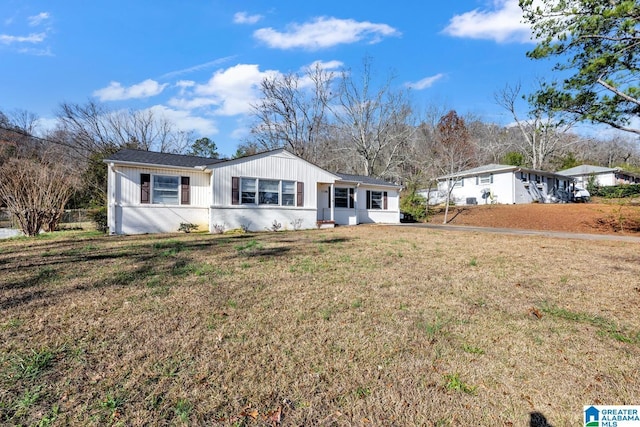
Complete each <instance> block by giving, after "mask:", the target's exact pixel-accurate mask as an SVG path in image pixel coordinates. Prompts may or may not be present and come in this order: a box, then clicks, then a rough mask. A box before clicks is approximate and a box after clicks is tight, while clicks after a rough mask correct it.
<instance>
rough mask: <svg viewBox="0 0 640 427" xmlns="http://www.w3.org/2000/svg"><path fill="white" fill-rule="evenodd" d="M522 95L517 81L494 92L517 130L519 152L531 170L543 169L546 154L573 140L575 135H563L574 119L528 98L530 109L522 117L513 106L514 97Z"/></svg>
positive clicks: (515, 99) (497, 101) (552, 152)
mask: <svg viewBox="0 0 640 427" xmlns="http://www.w3.org/2000/svg"><path fill="white" fill-rule="evenodd" d="M521 98H522V96H521V86H520V84H517V85H515V86H510V85H506V86H505V87H504V88H503V89H502V90H499V91H498V92H496V94H495V100H496V103H497V104H498V105H500V106H501V107H503V108H504V109H506V110H507V111H509V113H511V115H512V117H513V119H514V121H515V122H516V125H517V126H518V129H519V130H520V133H521V135H522V140H521V141H520V144H519V145H520V151H521V152H522V153H523V154H524V155H525V158H526V160H527V163H528V164H529V166H531V167H532V168H533V169H542V168H543V167H545V165H546V161H547V160H548V158H549V156H551V155H552V154H554V153H555V152H556V151H558V150H559V149H561V148H564V147H566V146H569V145H571V144H573V143H575V142H576V140H575V139H574V138H567V137H566V136H567V135H569V130H570V129H571V128H572V127H573V124H574V123H575V120H574V119H570V120H569V119H567V118H566V117H564V116H563V115H562V113H561V112H558V111H554V110H551V109H546V108H544V106H543V105H539V104H536V103H535V102H534V100H530V103H531V109H530V111H529V112H528V113H527V116H526V118H521V117H520V115H519V114H518V111H517V107H516V102H517V100H518V99H521Z"/></svg>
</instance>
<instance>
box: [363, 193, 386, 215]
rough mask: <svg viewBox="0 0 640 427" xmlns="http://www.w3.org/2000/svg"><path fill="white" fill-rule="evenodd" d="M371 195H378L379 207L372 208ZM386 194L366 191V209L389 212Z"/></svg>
mask: <svg viewBox="0 0 640 427" xmlns="http://www.w3.org/2000/svg"><path fill="white" fill-rule="evenodd" d="M373 193H380V207H379V208H377V207H373ZM388 197H389V196H388V192H386V191H383V190H367V209H369V210H375V211H386V210H389V202H388Z"/></svg>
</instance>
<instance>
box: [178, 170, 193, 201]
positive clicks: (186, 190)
mask: <svg viewBox="0 0 640 427" xmlns="http://www.w3.org/2000/svg"><path fill="white" fill-rule="evenodd" d="M189 182H190V181H189V177H188V176H183V177H180V204H181V205H189V204H191V188H190V187H191V186H190V185H189Z"/></svg>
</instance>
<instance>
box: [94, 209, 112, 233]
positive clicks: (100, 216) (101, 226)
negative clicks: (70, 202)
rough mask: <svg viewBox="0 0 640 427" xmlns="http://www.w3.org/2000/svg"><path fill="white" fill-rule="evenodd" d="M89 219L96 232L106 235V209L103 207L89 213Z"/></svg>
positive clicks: (107, 228) (107, 227)
mask: <svg viewBox="0 0 640 427" xmlns="http://www.w3.org/2000/svg"><path fill="white" fill-rule="evenodd" d="M89 217H90V218H91V221H93V222H94V224H95V225H96V230H98V231H100V232H101V233H106V232H107V231H108V230H109V224H108V223H107V207H106V206H103V207H101V208H98V209H94V210H91V211H89Z"/></svg>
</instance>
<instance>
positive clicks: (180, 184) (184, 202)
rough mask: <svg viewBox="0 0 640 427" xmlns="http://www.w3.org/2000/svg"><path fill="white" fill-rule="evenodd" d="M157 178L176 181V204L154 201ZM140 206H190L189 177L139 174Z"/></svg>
mask: <svg viewBox="0 0 640 427" xmlns="http://www.w3.org/2000/svg"><path fill="white" fill-rule="evenodd" d="M158 177H166V178H172V179H176V180H177V184H176V186H175V193H176V202H175V203H167V202H166V201H163V202H158V201H156V200H154V199H157V198H158V197H154V192H155V191H156V182H157V179H158ZM140 204H143V205H148V204H151V205H159V206H162V205H166V206H188V205H190V204H191V177H189V176H180V175H167V174H162V173H157V174H152V173H141V174H140Z"/></svg>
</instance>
